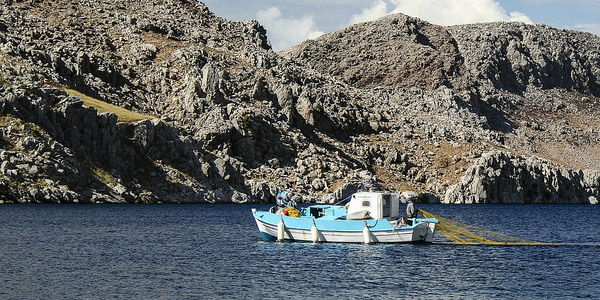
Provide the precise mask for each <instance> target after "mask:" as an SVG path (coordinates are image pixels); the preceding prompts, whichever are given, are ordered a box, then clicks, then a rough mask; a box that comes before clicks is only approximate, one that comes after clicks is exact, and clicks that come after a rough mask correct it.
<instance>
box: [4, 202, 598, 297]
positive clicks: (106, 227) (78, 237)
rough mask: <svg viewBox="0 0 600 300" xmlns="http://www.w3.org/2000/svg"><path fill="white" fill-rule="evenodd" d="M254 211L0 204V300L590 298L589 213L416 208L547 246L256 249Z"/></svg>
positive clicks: (593, 236)
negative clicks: (252, 214) (545, 243)
mask: <svg viewBox="0 0 600 300" xmlns="http://www.w3.org/2000/svg"><path fill="white" fill-rule="evenodd" d="M251 207H258V208H263V209H267V208H268V207H269V206H265V205H254V206H249V205H0V299H115V298H116V299H259V298H260V299H263V298H268V299H282V298H284V297H285V298H297V299H302V298H309V299H315V298H321V299H334V298H335V299H338V298H339V299H386V298H409V297H410V298H432V299H471V298H477V299H547V298H560V299H578V298H592V299H594V298H598V297H599V295H600V255H599V254H600V246H599V245H600V231H599V230H598V229H599V228H600V220H599V219H598V215H600V206H568V205H562V206H558V205H555V206H551V205H548V206H544V205H535V206H534V205H471V206H469V205H452V206H449V205H419V206H418V208H421V209H424V210H426V211H429V212H431V213H434V214H438V215H441V216H444V217H447V218H451V219H454V220H458V221H461V222H465V223H469V224H473V225H477V226H482V227H486V228H489V229H493V230H497V231H501V232H503V233H506V234H510V235H515V236H519V237H522V238H527V239H534V240H539V241H544V242H552V243H558V244H560V245H554V246H468V245H450V244H448V243H446V242H445V241H444V240H443V239H442V238H438V239H436V241H437V242H438V243H435V244H431V245H423V244H400V245H397V244H393V245H377V244H376V245H362V244H311V243H284V244H281V243H277V242H263V241H262V240H261V239H260V234H259V233H258V230H257V228H256V224H255V223H254V220H253V219H252V216H251V213H250V208H251Z"/></svg>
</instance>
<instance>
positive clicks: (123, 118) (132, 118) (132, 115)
mask: <svg viewBox="0 0 600 300" xmlns="http://www.w3.org/2000/svg"><path fill="white" fill-rule="evenodd" d="M59 88H60V89H62V90H64V91H65V92H67V93H68V94H69V95H71V96H75V97H79V98H81V99H83V105H84V106H91V107H94V108H96V110H98V113H103V112H112V113H114V114H115V115H117V117H118V121H119V122H136V121H141V120H150V119H156V117H155V116H150V115H144V114H140V113H136V112H133V111H130V110H128V109H125V108H123V107H119V106H116V105H112V104H109V103H106V102H104V101H101V100H98V99H96V98H92V97H90V96H87V95H85V94H83V93H81V92H78V91H76V90H73V89H70V88H67V87H59Z"/></svg>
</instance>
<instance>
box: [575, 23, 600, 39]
mask: <svg viewBox="0 0 600 300" xmlns="http://www.w3.org/2000/svg"><path fill="white" fill-rule="evenodd" d="M573 29H575V30H581V31H587V32H590V33H593V34H595V35H597V36H600V23H592V24H577V25H575V26H573Z"/></svg>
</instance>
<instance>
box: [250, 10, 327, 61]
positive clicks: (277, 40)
mask: <svg viewBox="0 0 600 300" xmlns="http://www.w3.org/2000/svg"><path fill="white" fill-rule="evenodd" d="M256 19H257V20H258V21H259V22H260V23H261V24H262V25H263V26H264V27H265V29H267V36H268V37H269V40H270V41H271V42H272V46H273V50H275V51H279V50H283V49H287V48H289V47H291V46H294V45H297V44H299V43H301V42H302V41H304V40H306V39H314V38H317V37H319V36H321V35H323V34H324V32H322V31H320V30H319V29H318V28H317V25H316V23H315V21H314V20H313V17H312V16H310V15H305V16H303V17H301V18H298V19H293V18H291V19H286V18H284V17H283V14H282V13H281V11H280V10H279V8H277V7H271V8H269V9H267V10H260V11H258V13H256Z"/></svg>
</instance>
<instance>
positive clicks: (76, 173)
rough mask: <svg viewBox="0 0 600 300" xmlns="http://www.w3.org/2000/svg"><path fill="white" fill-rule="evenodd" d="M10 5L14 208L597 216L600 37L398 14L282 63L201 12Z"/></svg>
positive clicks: (155, 6)
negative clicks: (204, 206) (562, 209)
mask: <svg viewBox="0 0 600 300" xmlns="http://www.w3.org/2000/svg"><path fill="white" fill-rule="evenodd" d="M0 2H1V3H2V5H0V124H1V128H0V147H1V149H0V158H1V164H0V201H1V202H4V203H13V202H53V203H59V202H60V203H102V202H130V203H138V202H152V203H153V202H170V203H179V202H200V203H202V202H238V203H239V202H257V201H258V202H264V201H272V199H273V195H274V194H275V193H276V192H277V191H279V190H287V191H290V192H292V193H293V195H294V197H296V198H297V199H296V200H298V201H304V202H314V201H333V200H335V199H336V198H340V197H343V196H345V195H346V194H348V193H350V192H352V191H353V190H355V189H356V188H357V187H358V186H360V183H361V182H362V181H371V182H377V183H378V184H379V186H380V187H381V188H383V189H389V190H398V191H407V190H411V191H417V192H420V193H421V195H422V197H421V199H422V200H423V201H431V202H436V201H441V202H448V203H463V202H468V203H477V202H484V203H489V202H509V203H514V202H518V203H521V202H525V203H595V202H597V199H600V174H599V173H598V172H596V171H591V170H586V171H580V170H581V169H600V131H599V130H600V128H599V127H598V125H597V124H599V123H598V121H599V120H600V99H599V98H597V97H598V96H600V81H599V78H600V38H599V37H597V36H594V35H591V34H586V33H581V32H573V31H564V30H558V29H553V28H549V27H546V26H530V25H523V24H516V23H497V24H477V25H465V26H454V27H440V26H435V25H432V24H428V23H426V22H424V21H421V20H418V19H415V18H411V17H407V16H403V15H395V16H389V17H385V18H382V19H380V20H377V21H375V22H369V23H362V24H358V25H354V26H351V27H349V28H346V29H343V30H340V31H337V32H334V33H331V34H328V35H325V36H323V37H321V38H319V39H317V40H314V41H307V42H305V43H303V44H301V45H299V46H297V47H294V48H292V49H289V50H287V51H284V52H282V53H275V52H273V51H272V50H271V49H270V44H269V42H268V38H267V37H268V36H267V33H266V31H265V30H264V28H263V27H262V26H261V25H260V24H258V23H257V22H255V21H247V22H232V21H228V20H225V19H223V18H221V17H218V16H215V15H214V14H213V13H211V12H210V11H209V9H208V8H207V7H206V6H205V5H203V4H202V3H199V2H195V1H188V0H169V1H167V0H165V1H120V2H107V1H99V0H89V1H79V2H72V1H62V0H55V1H0ZM97 103H110V104H112V105H115V106H118V107H119V110H118V111H117V110H116V109H108V111H107V110H106V109H105V108H100V107H99V106H98V105H97ZM134 112H135V113H140V114H143V115H139V114H138V115H136V116H141V117H136V118H133V119H132V118H125V117H124V116H132V115H133V113H134ZM137 120H139V121H137ZM490 151H491V152H490ZM534 156H535V159H534V158H533V157H534ZM488 157H494V159H489V158H488ZM528 162H530V163H528ZM540 166H542V167H540ZM482 170H485V172H484V171H482ZM536 170H542V171H540V172H537V171H536ZM536 172H537V173H536ZM538 173H539V174H538ZM524 178H526V179H524ZM565 189H568V190H569V192H568V193H567V192H564V190H565ZM532 191H533V192H532ZM511 193H512V194H511ZM507 195H508V196H507ZM511 195H512V196H511Z"/></svg>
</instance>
